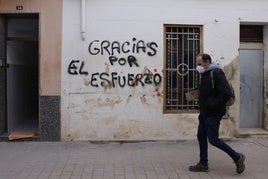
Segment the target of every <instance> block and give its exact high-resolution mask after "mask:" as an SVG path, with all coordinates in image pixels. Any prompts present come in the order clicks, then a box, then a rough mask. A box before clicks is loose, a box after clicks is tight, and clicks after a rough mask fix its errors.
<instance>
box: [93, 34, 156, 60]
mask: <svg viewBox="0 0 268 179" xmlns="http://www.w3.org/2000/svg"><path fill="white" fill-rule="evenodd" d="M157 47H158V45H157V43H156V42H147V43H146V42H145V41H143V40H137V39H136V38H135V37H134V38H132V41H125V42H123V43H120V42H118V41H112V42H110V41H108V40H103V41H99V40H93V41H91V42H90V43H89V46H88V52H89V53H90V54H91V55H99V54H100V55H104V54H107V55H115V54H121V53H124V54H127V53H137V54H138V53H140V52H143V53H146V54H147V55H148V56H155V55H156V53H157Z"/></svg>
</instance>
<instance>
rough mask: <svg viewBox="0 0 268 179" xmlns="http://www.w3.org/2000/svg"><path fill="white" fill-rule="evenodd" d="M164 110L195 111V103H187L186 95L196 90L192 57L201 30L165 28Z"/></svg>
mask: <svg viewBox="0 0 268 179" xmlns="http://www.w3.org/2000/svg"><path fill="white" fill-rule="evenodd" d="M165 30H166V31H165V33H166V34H165V40H166V43H165V44H166V46H165V48H166V49H165V50H166V59H165V60H166V62H165V77H166V78H165V79H166V81H165V94H166V96H165V109H166V111H173V110H186V111H188V110H197V109H198V100H196V101H186V98H185V93H187V92H189V91H191V90H194V89H196V88H197V87H198V83H199V77H198V72H197V71H196V70H195V66H196V65H195V58H196V55H197V54H198V53H200V27H165Z"/></svg>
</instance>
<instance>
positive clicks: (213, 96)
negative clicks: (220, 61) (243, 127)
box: [199, 68, 231, 116]
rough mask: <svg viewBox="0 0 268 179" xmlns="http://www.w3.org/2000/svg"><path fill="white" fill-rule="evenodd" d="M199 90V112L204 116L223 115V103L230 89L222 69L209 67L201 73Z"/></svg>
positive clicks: (228, 96) (224, 111) (224, 107)
mask: <svg viewBox="0 0 268 179" xmlns="http://www.w3.org/2000/svg"><path fill="white" fill-rule="evenodd" d="M212 70H213V79H214V88H213V86H212V78H211V71H212ZM199 90H200V91H199V95H200V96H199V106H200V114H202V115H204V116H223V115H225V113H226V106H225V103H226V102H227V101H228V99H229V98H230V96H231V89H230V87H229V84H228V81H227V80H226V77H225V74H224V72H223V71H222V69H220V68H214V69H209V70H208V71H206V72H204V73H203V74H201V80H200V86H199Z"/></svg>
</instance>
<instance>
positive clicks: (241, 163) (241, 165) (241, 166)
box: [235, 153, 246, 174]
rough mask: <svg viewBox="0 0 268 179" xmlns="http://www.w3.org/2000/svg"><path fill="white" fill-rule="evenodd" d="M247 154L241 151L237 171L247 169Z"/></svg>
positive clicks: (236, 162) (240, 171)
mask: <svg viewBox="0 0 268 179" xmlns="http://www.w3.org/2000/svg"><path fill="white" fill-rule="evenodd" d="M245 159H246V157H245V155H244V154H242V153H239V159H238V160H237V161H235V164H236V172H237V173H239V174H240V173H242V172H243V171H244V170H245V163H244V162H245Z"/></svg>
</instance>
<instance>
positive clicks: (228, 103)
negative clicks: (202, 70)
mask: <svg viewBox="0 0 268 179" xmlns="http://www.w3.org/2000/svg"><path fill="white" fill-rule="evenodd" d="M210 77H211V79H212V88H214V78H213V70H211V72H210ZM228 85H229V87H230V89H231V97H230V98H229V99H228V101H227V102H226V103H225V105H226V106H232V105H233V104H234V102H235V92H234V88H233V86H232V84H231V83H230V81H228Z"/></svg>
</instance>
